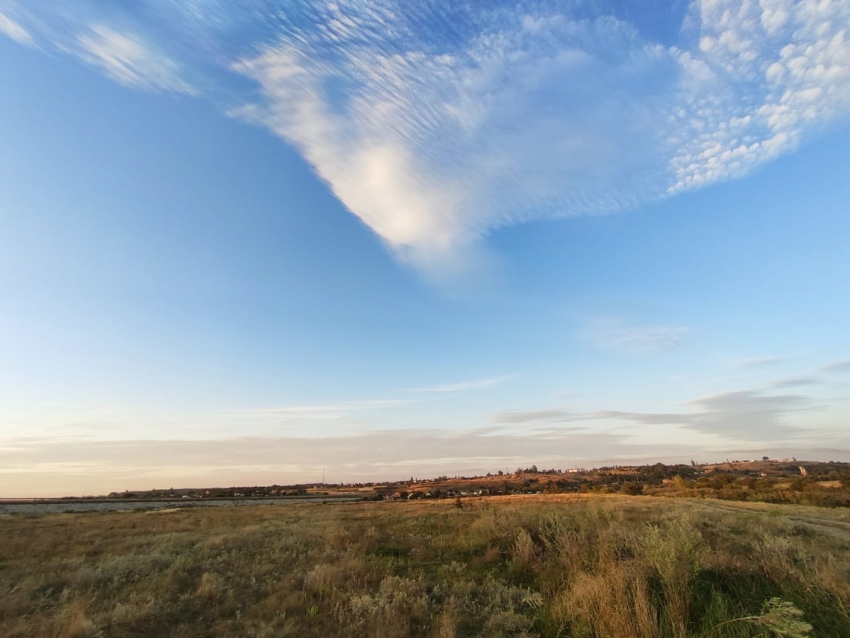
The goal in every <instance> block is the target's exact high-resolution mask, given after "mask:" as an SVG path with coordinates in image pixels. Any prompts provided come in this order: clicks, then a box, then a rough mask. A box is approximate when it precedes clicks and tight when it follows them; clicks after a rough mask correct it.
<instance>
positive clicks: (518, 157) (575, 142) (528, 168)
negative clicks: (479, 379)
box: [0, 0, 850, 279]
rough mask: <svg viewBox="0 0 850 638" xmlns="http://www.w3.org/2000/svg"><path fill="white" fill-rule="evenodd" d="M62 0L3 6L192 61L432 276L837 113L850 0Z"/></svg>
mask: <svg viewBox="0 0 850 638" xmlns="http://www.w3.org/2000/svg"><path fill="white" fill-rule="evenodd" d="M0 1H2V0H0ZM59 5H61V3H58V4H57V3H40V4H38V5H36V4H35V3H28V4H27V5H24V4H16V5H15V6H16V7H18V9H17V12H16V13H15V16H16V17H17V16H18V14H19V13H20V14H21V15H22V16H23V15H25V14H26V15H29V14H32V15H36V16H37V17H39V18H41V20H35V19H34V20H33V21H24V24H25V25H26V26H27V28H28V29H29V28H30V25H31V24H40V25H49V26H48V27H45V31H44V33H42V31H33V33H34V34H35V35H37V36H38V37H39V39H40V41H41V40H44V41H51V42H55V43H56V44H55V47H56V48H57V49H60V50H63V51H66V52H71V53H72V54H74V55H78V56H79V57H81V58H83V59H85V60H86V61H87V62H89V63H91V64H94V65H96V66H98V67H100V68H101V69H102V70H103V71H104V72H105V73H106V74H108V75H109V76H110V77H112V78H113V79H115V80H116V81H118V82H121V83H123V84H126V85H128V86H133V87H136V88H141V89H145V90H156V91H166V92H177V93H193V92H194V88H193V86H192V85H190V84H189V83H188V82H187V80H186V79H185V78H186V77H187V72H188V71H191V72H192V73H193V76H203V77H204V78H205V80H204V81H205V82H208V83H209V84H210V86H212V87H214V91H213V92H214V93H216V94H219V95H224V94H226V95H227V101H228V110H227V112H228V113H229V114H231V115H233V116H236V117H240V118H244V119H246V120H249V121H251V122H255V123H257V124H260V125H262V126H265V127H267V128H269V129H270V130H271V131H273V132H274V133H275V134H276V135H278V136H279V137H281V138H282V139H284V140H286V141H287V142H288V143H290V144H292V145H293V146H295V147H296V148H297V149H298V150H299V151H300V152H301V153H302V155H303V156H304V158H305V159H306V161H308V162H309V163H310V164H311V165H312V166H313V167H314V169H315V171H316V173H317V174H318V175H319V176H320V177H321V178H322V179H323V180H324V181H325V182H326V183H327V184H328V186H329V188H330V189H331V190H332V191H333V192H334V194H335V195H336V196H337V197H338V198H339V200H340V201H341V202H342V203H343V204H344V205H345V206H346V207H347V208H348V209H349V210H350V211H351V212H352V213H354V214H355V215H356V216H357V217H359V218H360V219H361V220H362V221H363V223H364V224H366V225H367V226H368V227H369V228H370V229H372V230H373V231H374V232H375V233H376V234H377V235H378V236H380V237H381V238H382V239H383V240H384V242H385V243H386V244H387V245H388V246H389V247H390V248H391V249H392V250H393V252H394V253H395V254H396V256H397V257H399V258H400V259H402V260H404V261H406V262H409V263H411V264H413V265H415V266H417V267H420V268H423V269H426V270H428V271H431V274H432V275H435V276H437V277H440V278H442V279H446V278H448V277H451V276H453V274H455V273H456V272H457V271H458V270H459V269H463V268H465V267H466V268H468V267H470V266H469V263H468V262H469V261H470V260H471V261H473V262H475V265H478V262H479V261H481V260H485V256H484V255H482V252H481V251H478V252H476V250H475V248H474V246H475V244H476V242H477V241H478V240H479V239H480V238H482V237H483V236H486V235H487V233H489V232H491V231H492V230H494V229H497V228H499V227H503V226H506V225H510V224H514V223H519V222H522V221H525V220H530V219H538V218H554V217H567V216H573V215H583V214H599V213H606V212H612V211H620V210H627V209H630V208H634V207H636V206H638V205H640V204H642V203H645V202H647V201H651V200H654V199H658V198H662V197H667V196H671V195H673V194H676V193H679V192H682V191H684V190H687V189H691V188H696V187H701V186H705V185H707V184H711V183H715V182H717V181H719V180H723V179H728V178H734V177H740V176H743V175H746V174H747V173H749V172H751V171H752V170H754V169H755V168H757V167H758V166H760V165H762V164H764V163H765V162H768V161H770V160H772V159H774V158H776V157H777V156H779V155H780V154H783V153H787V152H789V151H791V150H793V149H795V148H796V147H797V146H798V145H799V144H800V143H801V142H802V141H804V140H805V139H806V138H807V137H810V136H812V135H813V134H816V133H817V132H818V131H822V130H823V129H824V128H825V127H827V126H829V125H830V124H833V123H835V122H838V121H840V120H841V119H842V118H845V117H846V116H847V115H848V113H850V36H848V25H850V3H847V2H838V1H829V0H797V1H794V0H701V1H698V0H694V1H693V2H692V4H691V6H690V12H689V14H688V16H687V18H686V19H685V20H684V21H683V23H682V28H681V30H680V32H679V33H678V34H677V35H676V36H675V37H674V38H673V39H674V40H675V44H671V42H666V41H661V39H660V38H653V37H652V29H646V28H643V27H641V28H640V29H639V28H638V26H636V25H635V24H633V23H631V22H629V21H628V20H626V19H624V18H622V17H618V16H617V15H614V13H616V12H617V11H620V9H618V8H617V7H616V6H615V4H614V3H612V4H611V5H607V6H606V5H605V4H604V3H584V2H555V1H554V0H540V1H538V2H534V3H529V4H519V5H517V4H514V3H508V2H505V3H498V2H496V3H477V4H472V5H469V4H468V3H424V4H423V3H416V2H413V3H411V2H401V0H377V1H370V2H366V1H365V0H316V1H315V2H301V3H277V2H273V1H270V2H268V3H261V5H260V6H258V7H255V8H252V9H251V10H247V9H246V10H240V9H238V8H235V7H233V6H232V5H229V4H227V3H224V2H221V1H219V0H207V1H205V2H203V3H191V4H190V5H186V3H176V2H175V3H163V4H162V5H161V6H160V7H158V13H157V16H156V18H155V19H154V18H152V17H151V16H150V15H145V14H142V13H139V12H136V11H133V10H131V9H127V10H116V13H114V14H110V18H115V19H114V20H113V21H110V22H108V23H107V22H104V21H103V20H97V19H96V18H97V17H98V16H100V17H103V16H104V13H103V11H102V8H101V7H100V6H99V4H98V3H95V2H90V1H84V0H80V6H81V7H85V8H86V10H85V11H83V10H82V9H81V10H79V11H75V12H73V13H72V12H69V11H66V10H63V9H61V8H57V7H58V6H59ZM674 5H675V3H671V7H668V9H669V11H668V13H667V15H665V16H662V17H664V18H670V19H676V20H680V19H681V18H680V17H675V16H676V15H677V10H675V9H674ZM44 7H49V8H44ZM657 10H659V11H663V10H665V9H664V7H663V6H661V5H658V7H657ZM605 11H609V12H612V13H611V14H610V15H609V14H606V13H605ZM621 13H622V12H621ZM80 16H85V17H80ZM119 18H120V19H119ZM5 20H6V21H5V22H0V25H5V27H6V28H5V31H6V32H7V33H9V32H10V31H12V32H13V33H17V34H19V37H23V36H21V35H20V33H21V32H20V31H19V30H17V29H15V28H14V27H12V26H10V25H13V24H17V23H12V22H10V21H9V19H8V18H6V19H5ZM21 20H22V21H23V17H22V18H21ZM164 24H168V25H169V28H168V31H167V33H166V32H165V31H164V27H163V25H164ZM91 25H95V26H91ZM17 26H18V27H20V25H17ZM644 26H645V25H644ZM0 28H2V27H0ZM20 28H22V27H20ZM30 30H32V29H30ZM671 31H674V30H671ZM69 33H71V34H73V35H72V36H69V35H68V34H69ZM13 37H14V36H13ZM166 51H167V52H168V53H169V54H168V55H166V54H165V52H166ZM221 65H225V66H226V68H227V69H228V70H229V71H235V72H236V73H237V74H239V75H240V76H242V77H240V78H238V82H236V83H233V82H232V79H233V77H232V73H228V78H229V79H226V78H224V77H223V76H222V73H221V68H220V67H221ZM244 78H248V79H250V80H251V81H253V83H254V86H255V87H256V89H257V90H256V91H252V92H251V93H250V94H248V93H246V92H245V83H244ZM216 83H218V84H219V86H218V87H215V84H216ZM234 99H236V100H241V103H242V106H241V107H238V108H230V105H232V104H233V101H234Z"/></svg>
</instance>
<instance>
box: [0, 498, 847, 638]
mask: <svg viewBox="0 0 850 638" xmlns="http://www.w3.org/2000/svg"><path fill="white" fill-rule="evenodd" d="M729 507H731V506H729V505H726V504H723V505H722V507H720V506H715V504H714V503H713V502H691V501H675V500H668V499H663V500H661V499H648V498H626V497H603V496H590V497H565V496H553V497H547V496H538V497H523V498H517V499H490V500H483V499H482V500H475V501H464V502H463V503H462V507H460V508H458V507H456V505H455V503H453V502H451V501H438V502H421V501H420V502H415V503H413V502H411V503H361V504H344V505H342V504H336V505H293V506H287V507H241V508H228V509H192V510H181V511H172V512H130V513H112V514H99V513H97V514H95V513H92V514H65V515H49V516H42V517H31V518H24V517H13V518H7V519H2V520H0V635H3V636H20V637H24V636H27V637H29V636H59V637H67V638H70V637H78V638H82V637H85V636H166V635H171V636H185V637H191V636H219V635H220V636H257V637H262V636H323V637H324V636H376V637H378V636H380V637H382V638H383V637H392V636H399V637H401V636H428V637H431V636H434V637H442V638H449V637H458V636H493V637H497V636H499V637H500V636H547V637H555V636H586V637H588V638H589V637H611V638H614V637H616V638H621V637H622V638H629V637H634V638H662V637H668V636H669V637H671V638H681V637H690V636H705V637H708V636H712V637H721V638H723V637H727V638H731V637H745V636H765V635H767V636H771V635H777V636H779V635H785V636H789V637H790V636H798V635H799V636H803V635H811V636H824V637H833V636H850V611H849V610H850V585H848V581H847V578H846V574H847V573H848V570H850V551H848V549H850V544H848V535H847V531H846V530H844V528H843V527H842V525H844V523H843V518H842V516H843V514H842V513H841V512H838V511H830V510H819V511H818V513H817V516H818V517H820V518H818V519H813V518H812V517H813V516H815V514H812V513H811V511H809V510H804V509H803V508H796V507H793V506H770V507H769V508H764V509H761V510H759V509H752V508H751V509H750V510H737V509H734V508H733V509H732V510H730V509H724V508H729ZM830 517H834V518H835V521H834V522H833V520H832V518H830ZM830 525H832V527H830ZM771 601H773V602H771ZM798 612H799V614H798ZM771 622H773V623H774V624H773V625H771ZM782 623H785V625H782ZM794 623H796V624H794ZM808 625H811V630H810V631H809V630H808V629H807V628H806V627H807V626H808ZM783 626H784V627H785V630H783V629H782V627H783ZM788 627H790V628H791V629H788ZM792 630H793V631H795V632H797V633H781V631H787V632H791V631H792ZM776 632H780V633H776Z"/></svg>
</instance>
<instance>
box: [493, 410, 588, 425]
mask: <svg viewBox="0 0 850 638" xmlns="http://www.w3.org/2000/svg"><path fill="white" fill-rule="evenodd" d="M575 417H576V415H575V414H573V413H570V412H566V411H565V410H560V409H550V410H527V411H524V412H522V411H518V412H499V413H497V414H495V415H494V416H493V420H494V421H495V422H496V423H533V422H535V421H546V422H552V421H569V420H574V419H575Z"/></svg>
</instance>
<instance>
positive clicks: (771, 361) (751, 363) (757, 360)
mask: <svg viewBox="0 0 850 638" xmlns="http://www.w3.org/2000/svg"><path fill="white" fill-rule="evenodd" d="M784 360H785V357H749V358H747V359H738V360H736V361H733V362H732V365H733V366H734V367H736V368H765V367H768V366H773V365H776V364H777V363H782V362H783V361H784Z"/></svg>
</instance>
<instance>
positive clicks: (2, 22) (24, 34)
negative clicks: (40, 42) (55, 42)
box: [0, 13, 35, 46]
mask: <svg viewBox="0 0 850 638" xmlns="http://www.w3.org/2000/svg"><path fill="white" fill-rule="evenodd" d="M0 33H4V34H5V35H7V36H8V37H10V38H12V39H13V40H14V41H15V42H17V43H18V44H25V45H27V46H33V45H34V44H35V42H34V40H33V37H32V36H31V35H30V33H29V31H27V30H26V29H24V28H23V27H22V26H21V25H20V24H18V23H17V22H15V21H14V20H12V18H10V17H8V16H6V15H4V14H2V13H0Z"/></svg>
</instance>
